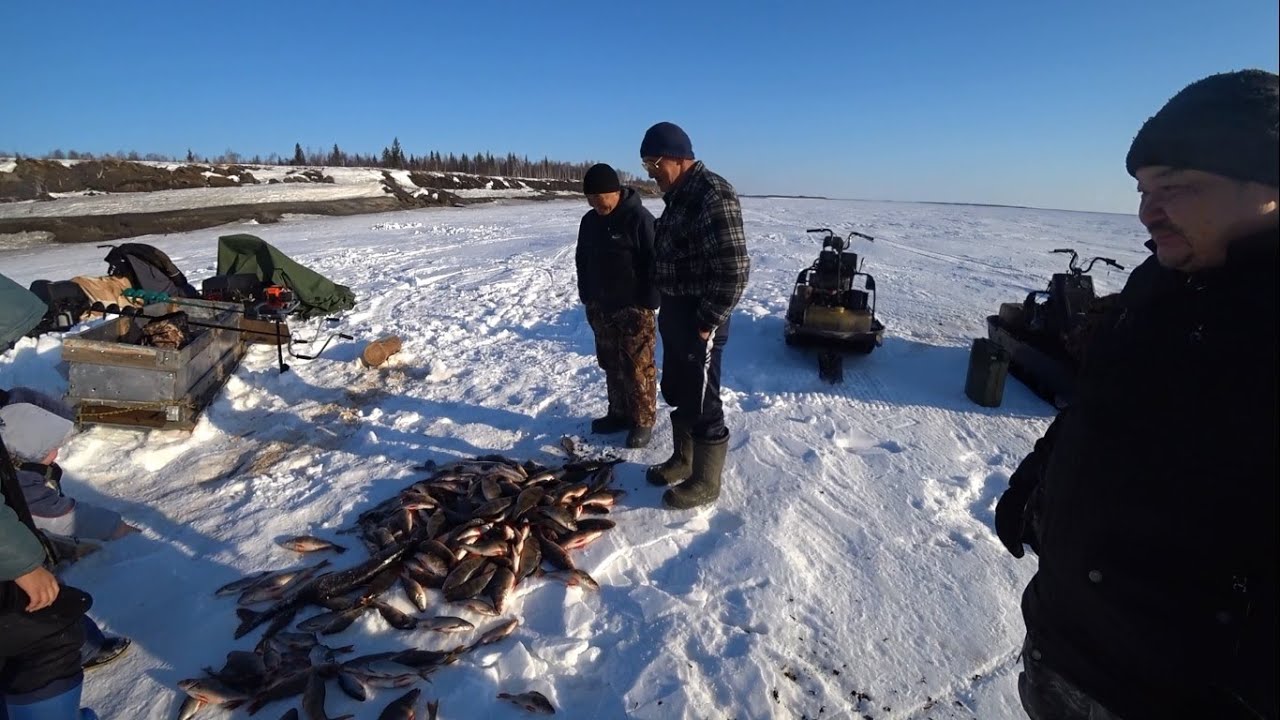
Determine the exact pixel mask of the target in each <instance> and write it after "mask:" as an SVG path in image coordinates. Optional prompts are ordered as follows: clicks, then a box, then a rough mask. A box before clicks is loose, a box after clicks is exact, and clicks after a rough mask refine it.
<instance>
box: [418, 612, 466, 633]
mask: <svg viewBox="0 0 1280 720" xmlns="http://www.w3.org/2000/svg"><path fill="white" fill-rule="evenodd" d="M417 626H418V627H420V628H422V629H423V630H433V631H435V632H439V633H453V632H462V631H463V630H474V629H475V627H476V626H475V625H473V624H471V623H469V622H467V621H466V620H463V619H462V618H460V617H453V616H452V615H437V616H436V617H433V618H419V619H418V620H417Z"/></svg>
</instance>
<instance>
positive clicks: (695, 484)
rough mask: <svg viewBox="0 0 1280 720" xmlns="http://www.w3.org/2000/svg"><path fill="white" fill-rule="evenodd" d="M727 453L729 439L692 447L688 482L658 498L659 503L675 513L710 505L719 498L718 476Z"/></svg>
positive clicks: (700, 443) (704, 442)
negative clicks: (691, 467)
mask: <svg viewBox="0 0 1280 720" xmlns="http://www.w3.org/2000/svg"><path fill="white" fill-rule="evenodd" d="M728 453H729V436H728V435H725V437H724V438H723V439H720V440H710V441H705V440H704V441H699V442H696V443H694V444H693V473H692V474H691V475H690V476H689V479H688V480H685V481H684V482H682V483H680V484H679V485H677V486H676V487H673V488H671V489H670V490H668V491H666V492H665V493H663V494H662V502H663V503H665V504H666V505H667V507H670V508H674V509H676V510H687V509H689V508H693V507H697V506H699V505H706V504H707V503H709V502H714V501H715V499H716V498H718V497H720V476H721V475H722V474H723V473H724V460H725V456H726V455H727V454H728Z"/></svg>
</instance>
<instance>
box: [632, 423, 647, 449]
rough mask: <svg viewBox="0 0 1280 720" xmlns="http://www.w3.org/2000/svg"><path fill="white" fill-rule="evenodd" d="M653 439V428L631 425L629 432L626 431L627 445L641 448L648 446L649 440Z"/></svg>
mask: <svg viewBox="0 0 1280 720" xmlns="http://www.w3.org/2000/svg"><path fill="white" fill-rule="evenodd" d="M652 439H653V428H651V427H640V426H639V425H636V426H633V427H632V428H631V432H629V433H627V447H629V448H642V447H649V441H650V440H652Z"/></svg>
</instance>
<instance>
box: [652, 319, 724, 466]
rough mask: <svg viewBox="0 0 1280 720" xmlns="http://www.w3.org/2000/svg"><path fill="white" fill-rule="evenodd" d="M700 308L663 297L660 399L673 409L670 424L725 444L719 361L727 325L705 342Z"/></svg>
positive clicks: (696, 438)
mask: <svg viewBox="0 0 1280 720" xmlns="http://www.w3.org/2000/svg"><path fill="white" fill-rule="evenodd" d="M697 310H698V298H696V297H671V296H666V295H664V296H663V298H662V309H661V310H660V311H659V312H658V331H659V332H660V333H662V399H663V400H666V401H667V404H668V405H670V406H672V407H673V408H675V410H673V411H672V413H671V420H672V422H677V423H686V424H688V425H690V426H691V427H692V428H693V438H694V440H703V441H706V440H722V439H724V438H725V437H726V436H727V435H728V434H729V430H728V429H727V428H726V427H725V425H724V406H723V404H722V403H721V402H720V357H721V355H723V354H724V346H725V343H727V342H729V321H728V320H726V321H725V323H724V324H723V325H721V326H720V327H718V328H716V330H715V334H714V335H712V337H711V342H707V341H705V340H703V339H702V338H700V337H698V320H697V316H696V313H697Z"/></svg>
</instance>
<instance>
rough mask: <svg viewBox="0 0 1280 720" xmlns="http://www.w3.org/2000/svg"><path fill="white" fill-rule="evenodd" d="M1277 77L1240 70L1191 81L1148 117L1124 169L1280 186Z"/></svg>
mask: <svg viewBox="0 0 1280 720" xmlns="http://www.w3.org/2000/svg"><path fill="white" fill-rule="evenodd" d="M1277 98H1280V76H1277V75H1276V74H1275V73H1270V72H1266V71H1265V70H1240V71H1237V72H1229V73H1222V74H1219V75H1211V76H1209V77H1207V78H1204V79H1203V80H1197V81H1196V82H1193V83H1191V84H1190V85H1188V86H1187V87H1185V88H1183V90H1182V91H1181V92H1179V93H1178V94H1177V95H1174V96H1173V98H1171V99H1170V100H1169V102H1167V103H1165V106H1164V107H1162V108H1160V112H1157V113H1156V114H1155V115H1154V116H1152V117H1151V118H1149V119H1148V120H1147V122H1146V123H1145V124H1143V126H1142V129H1141V130H1139V131H1138V135H1137V137H1135V138H1134V139H1133V146H1132V147H1130V148H1129V155H1128V157H1126V158H1125V168H1126V169H1127V170H1128V171H1129V174H1130V175H1134V176H1135V177H1136V173H1137V171H1138V169H1139V168H1143V167H1149V166H1152V165H1167V166H1169V167H1174V168H1183V169H1187V170H1201V171H1203V172H1208V173H1213V174H1215V175H1222V176H1223V177H1229V178H1235V179H1237V180H1250V181H1253V182H1257V183H1261V184H1263V185H1270V186H1271V187H1278V186H1280V178H1278V177H1277V176H1280V159H1278V158H1280V154H1278V153H1280V143H1278V142H1277V138H1278V137H1280V129H1278V127H1277V125H1278V119H1280V101H1278V100H1277Z"/></svg>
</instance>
